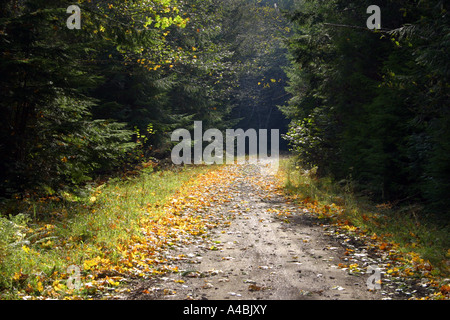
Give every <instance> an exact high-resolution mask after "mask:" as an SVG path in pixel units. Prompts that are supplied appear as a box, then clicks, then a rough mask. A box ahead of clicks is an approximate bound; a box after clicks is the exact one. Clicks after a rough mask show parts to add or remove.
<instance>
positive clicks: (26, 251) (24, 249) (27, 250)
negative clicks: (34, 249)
mask: <svg viewBox="0 0 450 320" xmlns="http://www.w3.org/2000/svg"><path fill="white" fill-rule="evenodd" d="M22 250H23V251H25V253H29V252H30V248H28V247H27V246H23V247H22Z"/></svg>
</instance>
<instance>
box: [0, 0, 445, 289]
mask: <svg viewBox="0 0 450 320" xmlns="http://www.w3.org/2000/svg"><path fill="white" fill-rule="evenodd" d="M71 5H76V6H77V7H78V8H79V9H80V16H79V22H80V28H76V27H75V26H73V27H70V26H71V25H70V24H71V23H72V22H71V20H70V19H71V17H72V15H73V14H75V12H74V11H73V12H72V11H71V10H69V12H68V10H67V8H68V7H69V6H71ZM371 5H376V6H378V7H379V8H380V9H381V24H380V26H379V27H380V28H376V29H369V28H368V27H367V20H368V19H369V18H370V15H371V14H370V13H367V8H368V7H369V6H371ZM449 7H450V4H449V2H448V1H443V0H413V1H411V0H370V1H369V0H361V1H354V2H351V1H344V0H125V1H124V0H101V1H100V0H99V1H95V0H78V1H64V0H45V1H44V0H7V1H2V2H1V4H0V55H1V60H0V108H1V110H2V113H1V114H2V116H1V117H0V122H1V123H0V202H1V205H0V207H1V212H0V222H1V223H0V230H2V231H1V232H5V234H6V231H5V230H6V229H7V227H6V226H7V225H8V224H7V223H6V222H5V221H8V220H14V216H20V214H22V213H23V212H24V211H27V212H28V213H30V214H31V215H34V217H33V219H34V220H39V219H42V220H45V221H47V219H48V218H49V216H48V215H46V214H44V213H42V212H41V213H39V210H38V211H36V208H37V205H36V203H40V202H39V201H41V200H42V199H50V200H51V201H53V200H55V201H57V202H60V201H62V202H64V203H66V205H67V203H68V202H70V201H71V200H73V199H82V198H83V196H86V194H87V193H86V192H87V191H86V188H88V190H90V191H92V190H93V189H92V188H93V186H94V185H97V184H99V183H100V182H101V183H103V182H104V181H106V180H107V179H109V178H113V177H117V176H121V175H122V174H123V173H124V172H130V171H133V170H135V169H136V168H140V169H142V168H144V170H145V169H146V168H148V167H150V169H152V168H153V167H154V168H155V169H154V170H161V171H162V172H164V170H165V169H164V168H165V166H169V167H170V165H171V164H170V154H171V150H172V148H173V147H174V145H175V143H174V142H173V141H171V133H172V132H173V131H174V130H176V129H178V128H184V129H187V130H190V131H191V132H193V131H194V122H195V121H202V123H203V129H204V130H206V129H208V128H217V129H219V130H225V129H228V128H230V129H231V128H242V129H244V130H247V129H256V130H258V129H279V130H280V132H281V133H282V138H283V139H282V140H281V141H280V145H281V149H282V150H281V151H283V152H286V153H287V154H289V156H292V157H295V161H296V163H297V164H298V165H299V166H301V167H302V168H304V169H305V170H309V171H314V172H315V174H316V177H317V178H318V179H319V178H324V177H326V178H329V179H331V180H332V181H333V183H336V184H338V185H343V186H344V185H347V186H348V185H349V184H351V185H352V190H354V192H355V193H358V194H360V195H361V196H363V197H367V198H368V199H370V200H371V201H374V202H376V203H380V204H388V205H389V206H390V207H402V206H406V205H410V206H411V207H412V206H413V207H414V208H416V209H417V208H418V209H417V210H418V211H417V212H418V214H419V215H421V216H423V217H426V218H427V219H428V218H429V219H431V220H433V221H435V222H437V223H438V224H441V225H442V226H448V222H449V220H450V214H449V212H450V211H449V207H450V196H449V195H450V108H449V107H450V16H449V10H450V8H449ZM72 20H73V19H72ZM161 175H164V173H161ZM172 178H173V177H172ZM172 178H170V179H172ZM181 179H184V178H181V177H180V181H181ZM186 179H187V177H186ZM89 188H91V189H89ZM87 199H88V200H86V201H87V203H89V199H91V202H92V203H94V202H95V201H96V200H95V199H96V196H92V194H89V195H88V198H87ZM92 199H94V200H92ZM69 200H70V201H69ZM42 201H43V200H42ZM76 201H78V200H76ZM76 201H74V202H76ZM79 201H81V202H83V201H84V200H79ZM58 206H59V205H58ZM411 207H410V208H411ZM24 208H27V209H24ZM52 208H53V207H52ZM416 209H415V210H416ZM83 210H84V209H83ZM86 210H87V209H86ZM18 214H19V215H18ZM40 214H41V216H39V215H40ZM415 214H416V213H415ZM14 221H16V223H18V224H20V223H19V222H18V220H17V219H16V220H14ZM2 226H3V227H2ZM11 232H12V231H11ZM0 238H2V237H0ZM13 238H14V236H13V235H11V238H8V239H6V236H5V237H3V240H0V260H1V259H2V257H6V256H8V254H9V253H8V250H9V249H2V248H3V247H4V248H6V246H7V245H6V244H4V243H3V242H5V243H7V242H8V241H13V240H11V239H13ZM83 239H84V238H83ZM16 240H17V239H16ZM2 241H3V242H2ZM83 241H84V240H83ZM446 241H447V240H446ZM2 250H4V251H2ZM25 251H26V250H25ZM447 255H448V254H447ZM0 270H2V272H5V273H7V272H9V273H10V275H14V274H15V276H17V273H14V271H13V270H12V269H11V270H9V269H8V270H9V271H5V270H6V269H2V268H0ZM18 277H19V276H18ZM5 279H6V278H3V279H2V278H1V277H0V289H1V288H3V287H5V288H6V287H8V288H10V287H11V286H13V285H12V283H13V282H11V281H12V280H5ZM8 279H9V278H8ZM38 283H39V282H36V283H35V286H37V284H38ZM38 291H40V290H38Z"/></svg>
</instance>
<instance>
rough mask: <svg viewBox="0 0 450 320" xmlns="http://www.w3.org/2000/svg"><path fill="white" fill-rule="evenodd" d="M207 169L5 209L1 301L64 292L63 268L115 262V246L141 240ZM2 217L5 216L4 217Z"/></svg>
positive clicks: (0, 237)
mask: <svg viewBox="0 0 450 320" xmlns="http://www.w3.org/2000/svg"><path fill="white" fill-rule="evenodd" d="M211 169H212V168H211V167H206V166H192V167H184V168H182V169H177V170H173V171H172V170H166V171H159V172H153V171H152V168H151V167H149V168H147V169H143V170H142V171H141V172H139V174H138V175H135V176H129V177H126V178H120V179H119V178H115V179H111V180H110V181H109V182H107V183H105V184H102V185H98V186H92V187H91V188H89V189H87V190H86V192H85V193H84V195H83V196H79V195H78V196H76V195H74V194H69V193H65V194H62V195H61V196H53V197H49V198H45V199H43V198H42V199H33V198H26V199H22V200H17V201H14V202H13V203H9V205H8V206H4V207H3V208H2V215H0V298H2V299H16V298H18V297H23V296H24V295H27V296H39V295H40V294H41V293H42V292H43V291H44V290H45V288H46V286H47V287H48V286H52V287H53V288H55V290H57V289H58V288H59V289H64V290H66V289H67V288H66V287H65V282H64V283H63V282H62V281H61V279H67V268H68V267H69V266H71V265H78V266H83V263H84V262H85V261H89V259H93V258H94V257H102V258H105V259H108V261H110V263H112V264H114V263H117V262H118V259H119V257H120V255H119V254H118V253H117V247H118V245H119V244H126V243H128V242H130V241H132V240H133V239H136V238H138V237H139V236H140V233H141V230H140V226H139V221H140V219H141V218H146V219H147V218H154V219H157V218H158V216H159V215H161V213H162V211H161V208H162V207H163V206H164V204H165V203H166V201H167V200H168V199H169V198H170V196H172V195H173V194H174V193H175V192H177V191H178V190H180V188H182V186H183V185H184V184H186V183H188V182H189V181H192V180H193V179H195V177H197V176H198V175H199V174H202V173H205V172H206V171H208V170H211ZM6 213H7V214H8V215H6Z"/></svg>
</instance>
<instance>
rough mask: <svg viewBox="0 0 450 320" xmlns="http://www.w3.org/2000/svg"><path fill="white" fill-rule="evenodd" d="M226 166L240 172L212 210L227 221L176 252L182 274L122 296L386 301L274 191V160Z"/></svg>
mask: <svg viewBox="0 0 450 320" xmlns="http://www.w3.org/2000/svg"><path fill="white" fill-rule="evenodd" d="M228 170H230V176H231V171H233V176H234V178H233V181H232V182H230V184H229V186H228V188H227V190H226V192H227V197H228V198H229V201H228V202H225V203H222V204H220V205H217V206H213V207H211V208H210V209H209V211H210V212H209V213H211V211H213V212H216V213H220V214H223V213H226V214H227V215H228V216H229V217H230V221H231V223H230V224H229V226H228V227H227V228H218V229H214V230H213V231H211V234H210V237H209V238H208V239H207V240H204V239H201V238H199V239H197V240H196V241H194V242H193V243H191V244H190V245H187V246H184V247H182V248H178V249H176V250H175V251H176V252H173V255H178V256H180V255H181V256H182V257H184V258H183V259H180V260H178V261H177V262H176V264H177V266H178V269H179V270H180V271H179V272H178V273H170V274H166V275H164V276H161V277H159V278H156V279H149V280H140V281H139V282H136V283H134V284H133V285H132V290H131V292H130V293H128V294H126V295H125V296H123V297H122V298H124V299H158V300H174V299H176V300H181V299H191V300H198V299H208V300H226V299H229V300H241V299H245V300H252V299H266V300H279V299H283V300H296V299H381V298H382V296H381V293H380V292H379V291H369V290H368V287H367V283H366V282H367V279H368V277H369V276H370V275H369V274H366V273H362V274H359V275H350V274H348V272H346V271H345V270H342V269H340V268H338V264H339V263H340V262H342V260H341V259H342V257H343V255H344V252H345V249H344V248H343V247H342V246H341V244H340V242H339V241H337V239H335V238H333V237H331V236H329V235H327V234H326V233H325V232H324V228H323V227H321V226H320V225H319V224H318V221H317V220H316V219H315V218H313V217H312V216H311V215H310V214H308V212H306V210H304V209H302V208H300V207H298V206H297V205H294V204H292V203H289V202H288V201H286V200H285V199H284V198H283V197H282V195H281V194H279V193H276V192H275V187H274V186H275V181H274V177H273V175H272V174H273V168H271V167H270V164H267V163H266V164H263V165H260V166H255V165H246V166H230V167H229V168H228ZM236 170H237V174H236ZM224 179H227V177H225V176H224ZM213 189H214V188H213V187H212V188H211V192H217V190H213ZM206 196H207V195H206Z"/></svg>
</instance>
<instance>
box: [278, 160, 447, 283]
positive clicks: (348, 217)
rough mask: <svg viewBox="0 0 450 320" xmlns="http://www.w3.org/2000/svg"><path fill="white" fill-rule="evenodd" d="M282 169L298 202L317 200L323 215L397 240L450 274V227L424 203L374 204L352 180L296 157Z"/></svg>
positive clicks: (437, 270) (436, 269)
mask: <svg viewBox="0 0 450 320" xmlns="http://www.w3.org/2000/svg"><path fill="white" fill-rule="evenodd" d="M280 172H281V174H282V176H283V179H284V183H285V184H284V188H285V191H286V192H287V193H288V194H289V195H291V196H293V197H294V198H295V199H297V201H303V202H309V203H311V202H313V203H317V206H318V207H320V208H325V210H322V211H320V213H319V216H322V215H325V216H326V217H327V218H330V219H331V221H332V222H334V223H337V224H344V225H352V226H355V227H357V228H359V229H360V230H361V231H362V232H364V233H366V234H371V235H374V236H376V237H378V238H379V239H382V240H383V241H386V242H391V243H394V244H395V245H396V247H397V248H398V250H400V251H401V252H404V253H412V256H415V257H420V258H419V259H421V260H423V261H424V263H430V264H431V265H432V266H433V273H434V274H436V275H440V276H442V277H449V258H450V249H449V248H450V239H449V236H448V235H449V228H448V226H445V225H443V224H440V223H439V222H437V221H435V220H433V219H431V218H430V217H428V216H426V215H425V213H424V212H423V210H422V208H421V207H420V205H417V204H409V205H403V206H397V207H396V206H393V205H392V204H390V203H374V202H373V201H370V200H369V199H368V198H367V197H364V196H362V195H358V194H357V193H356V192H355V191H354V189H355V188H354V187H353V184H352V182H351V181H341V182H340V183H335V182H333V181H332V179H330V178H329V177H323V178H318V177H317V176H316V175H315V172H314V170H310V171H306V170H303V169H302V168H301V167H299V166H297V165H296V162H295V160H294V158H289V159H284V160H282V162H281V165H280ZM305 199H306V201H305ZM336 208H337V209H336ZM318 212H319V211H318ZM322 212H328V213H331V212H334V213H336V212H338V214H327V213H322Z"/></svg>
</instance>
